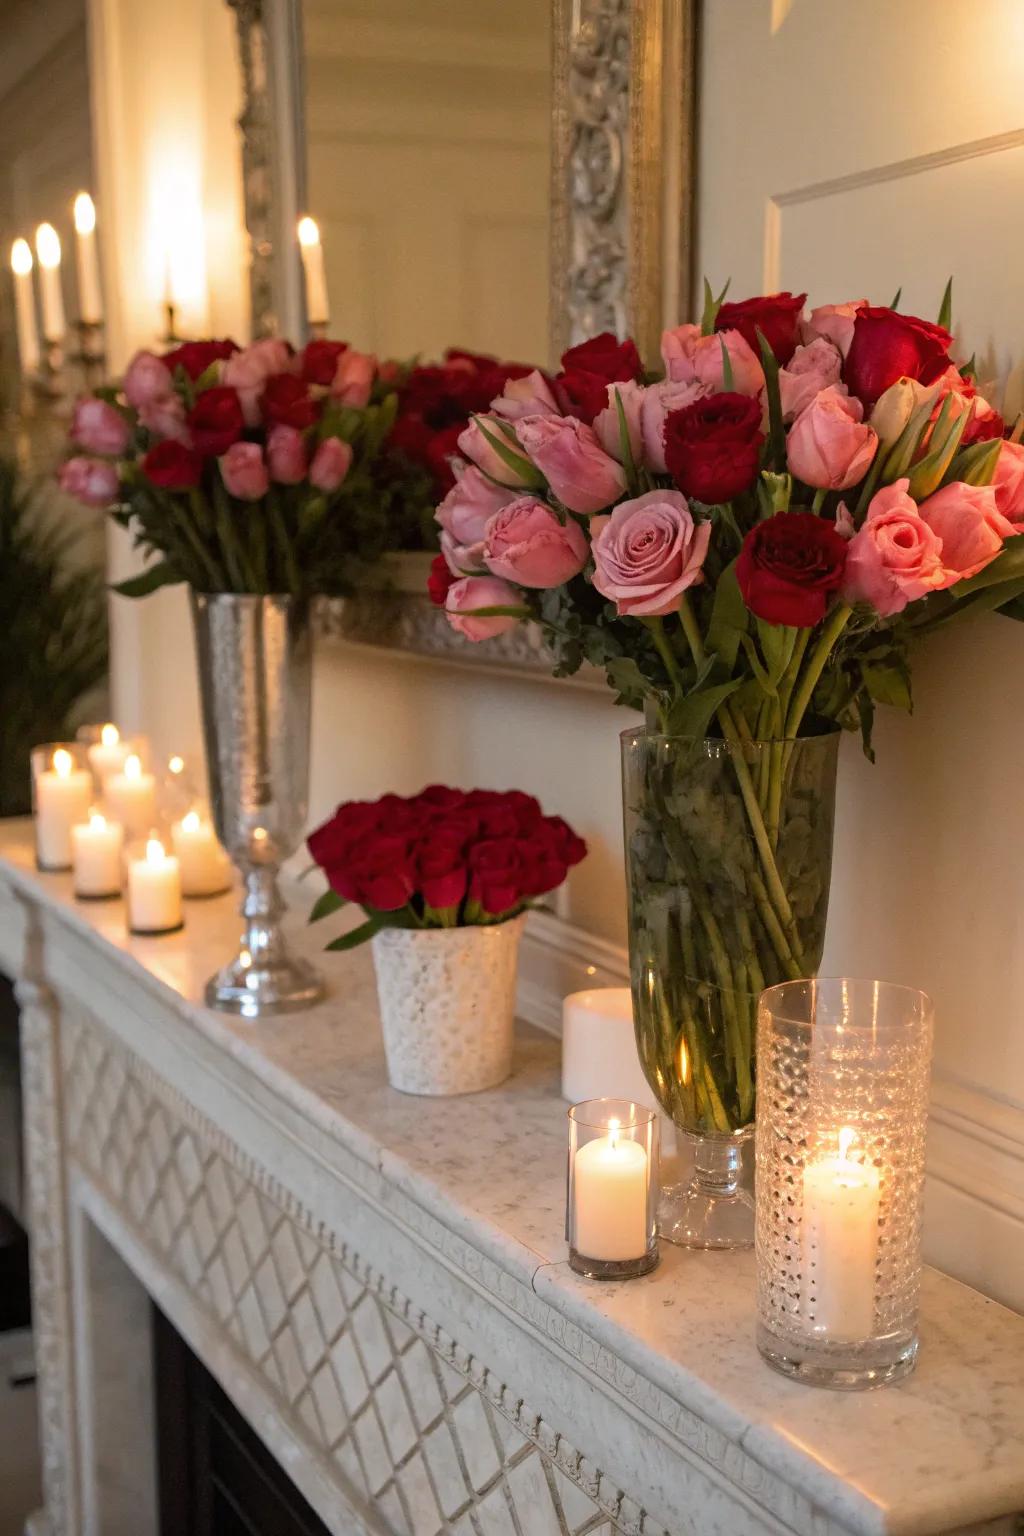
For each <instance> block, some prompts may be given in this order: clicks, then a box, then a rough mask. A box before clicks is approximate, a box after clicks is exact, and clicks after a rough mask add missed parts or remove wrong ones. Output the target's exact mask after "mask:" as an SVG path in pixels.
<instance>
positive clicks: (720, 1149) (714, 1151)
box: [658, 1126, 754, 1248]
mask: <svg viewBox="0 0 1024 1536" xmlns="http://www.w3.org/2000/svg"><path fill="white" fill-rule="evenodd" d="M752 1134H753V1126H746V1127H745V1128H744V1129H743V1130H742V1131H736V1132H735V1133H734V1134H733V1135H731V1136H695V1135H693V1134H691V1133H690V1132H687V1131H683V1130H680V1129H679V1128H678V1127H677V1128H676V1135H677V1138H678V1140H679V1144H680V1150H681V1152H682V1154H683V1156H684V1158H685V1157H686V1155H687V1153H689V1155H690V1157H691V1158H692V1161H693V1173H692V1175H691V1177H690V1178H689V1179H684V1180H683V1181H682V1182H681V1183H679V1184H670V1185H667V1186H666V1187H665V1188H664V1189H663V1190H662V1192H661V1199H660V1201H659V1203H658V1232H659V1234H660V1236H661V1237H664V1238H666V1239H667V1240H668V1242H670V1243H676V1244H678V1246H679V1247H681V1248H752V1247H753V1246H754V1195H753V1190H752V1189H751V1187H750V1182H751V1181H750V1171H749V1168H748V1166H747V1165H748V1163H749V1158H744V1148H745V1147H746V1145H747V1144H748V1143H749V1141H750V1139H751V1136H752Z"/></svg>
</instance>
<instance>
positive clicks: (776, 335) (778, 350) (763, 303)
mask: <svg viewBox="0 0 1024 1536" xmlns="http://www.w3.org/2000/svg"><path fill="white" fill-rule="evenodd" d="M806 302H807V295H806V293H797V294H792V293H788V292H787V293H767V294H765V295H764V296H763V297H762V298H757V299H744V300H743V301H742V302H741V303H739V304H721V305H719V309H718V314H717V315H716V316H715V330H716V332H721V331H730V330H731V331H739V333H740V335H741V336H742V337H743V339H744V341H745V342H746V343H747V345H748V347H749V348H750V350H751V351H752V352H753V354H754V356H755V357H757V358H759V357H760V356H761V347H760V344H759V342H758V339H757V333H758V331H760V332H761V335H762V336H763V337H764V339H765V341H766V342H767V343H768V345H769V346H770V347H771V349H772V351H773V352H774V354H775V357H776V360H777V361H778V362H779V363H780V364H781V365H782V366H783V367H785V366H786V364H787V363H788V362H789V360H790V358H791V357H792V356H793V352H794V350H795V348H796V344H797V342H798V341H799V339H800V317H801V315H802V314H803V308H804V305H805V304H806ZM740 392H741V393H745V391H740Z"/></svg>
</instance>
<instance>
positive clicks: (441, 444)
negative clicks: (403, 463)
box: [423, 422, 466, 496]
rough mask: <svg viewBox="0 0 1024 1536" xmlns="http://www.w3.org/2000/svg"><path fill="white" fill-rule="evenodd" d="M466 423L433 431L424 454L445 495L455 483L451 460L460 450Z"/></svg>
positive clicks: (457, 423) (425, 460) (424, 458)
mask: <svg viewBox="0 0 1024 1536" xmlns="http://www.w3.org/2000/svg"><path fill="white" fill-rule="evenodd" d="M465 425H466V424H465V422H462V423H459V422H456V423H455V425H454V426H451V427H445V429H444V431H443V432H435V433H433V435H432V436H431V438H430V441H429V443H428V444H427V447H426V452H425V453H424V455H423V462H424V463H425V464H426V467H427V468H428V469H429V470H430V472H431V474H432V475H433V476H434V479H435V480H436V481H437V484H438V486H439V487H440V490H441V494H442V495H443V496H445V495H447V494H448V492H449V491H450V490H451V488H452V486H453V485H454V484H455V475H454V473H453V471H452V464H451V461H452V459H453V458H454V456H455V455H456V454H457V453H458V451H459V438H460V436H461V435H462V433H463V431H464V430H465Z"/></svg>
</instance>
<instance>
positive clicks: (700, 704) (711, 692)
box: [665, 679, 740, 740]
mask: <svg viewBox="0 0 1024 1536" xmlns="http://www.w3.org/2000/svg"><path fill="white" fill-rule="evenodd" d="M739 686H740V681H739V679H736V680H735V681H733V682H731V683H719V684H718V685H717V686H716V687H714V688H704V689H702V690H701V692H700V693H688V694H687V695H686V697H685V698H682V699H677V700H676V702H675V703H674V704H673V705H672V707H671V709H670V710H669V712H668V720H667V723H666V727H665V729H666V734H668V735H670V736H693V737H695V738H696V739H697V740H703V738H704V737H705V736H706V735H707V733H708V726H709V725H710V724H711V722H712V720H713V719H714V717H715V712H716V711H717V709H718V706H719V705H720V704H724V703H725V701H726V699H728V698H730V697H731V696H732V695H733V694H734V693H735V692H736V690H737V688H738V687H739Z"/></svg>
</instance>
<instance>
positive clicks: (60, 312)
mask: <svg viewBox="0 0 1024 1536" xmlns="http://www.w3.org/2000/svg"><path fill="white" fill-rule="evenodd" d="M36 256H37V257H38V258H39V293H40V297H41V298H42V301H43V335H44V336H45V337H46V340H47V341H60V340H61V339H62V337H63V335H64V332H65V330H66V329H67V326H66V324H65V321H64V295H63V292H62V291H61V286H60V236H59V235H58V233H57V231H56V230H55V229H54V227H53V225H52V224H40V226H39V228H38V229H37V230H36Z"/></svg>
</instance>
